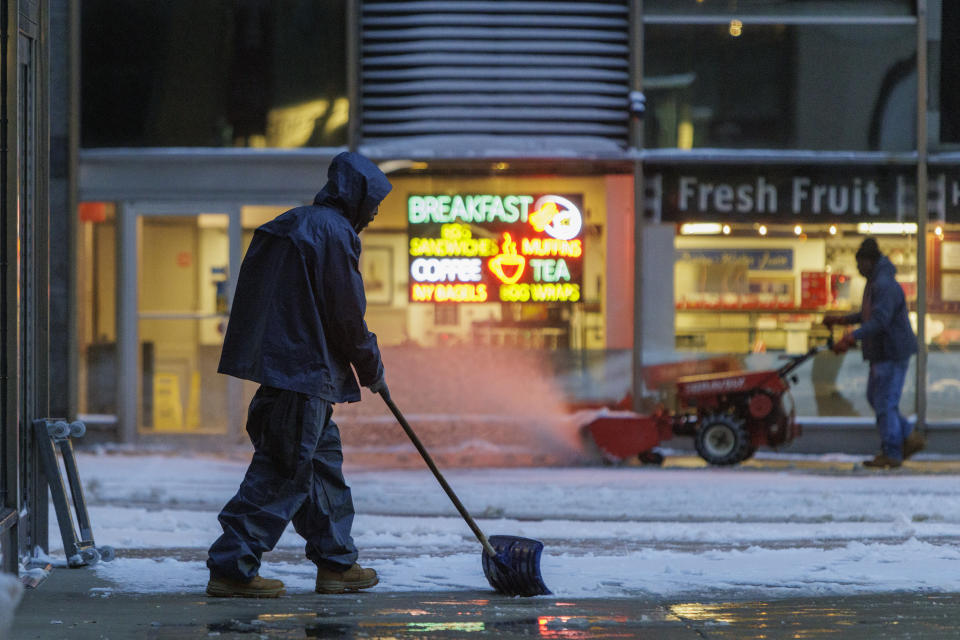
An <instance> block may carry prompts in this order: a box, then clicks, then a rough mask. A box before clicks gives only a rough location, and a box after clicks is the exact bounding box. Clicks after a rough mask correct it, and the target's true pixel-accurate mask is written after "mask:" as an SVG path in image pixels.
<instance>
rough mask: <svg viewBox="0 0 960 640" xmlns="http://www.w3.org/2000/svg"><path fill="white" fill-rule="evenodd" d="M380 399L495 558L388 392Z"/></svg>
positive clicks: (485, 549) (480, 532) (475, 533)
mask: <svg viewBox="0 0 960 640" xmlns="http://www.w3.org/2000/svg"><path fill="white" fill-rule="evenodd" d="M380 397H382V398H383V401H384V402H386V403H387V406H388V407H389V408H390V412H391V413H393V417H395V418H396V419H397V422H399V423H400V426H401V427H403V430H404V431H406V432H407V437H409V438H410V442H412V443H413V446H415V447H416V448H417V451H419V452H420V457H421V458H423V461H424V462H426V463H427V466H428V467H430V471H432V472H433V475H434V476H435V477H436V478H437V481H438V482H439V483H440V486H441V487H443V490H444V491H445V492H446V493H447V497H448V498H450V501H451V502H453V506H455V507H456V508H457V511H459V512H460V516H461V517H463V519H464V520H465V521H466V523H467V525H469V526H470V530H471V531H473V535H475V536H477V540H479V541H480V544H481V545H482V546H483V550H484V552H485V553H486V554H487V555H489V556H490V557H491V558H496V557H497V552H496V550H495V549H494V548H493V546H492V545H491V544H490V541H489V540H487V536H485V535H483V531H481V530H480V527H478V526H477V523H476V522H474V521H473V518H471V517H470V513H469V512H468V511H467V508H466V507H464V506H463V503H462V502H460V499H459V498H458V497H457V494H455V493H454V492H453V489H452V488H450V485H449V484H447V481H446V479H445V478H444V477H443V474H442V473H440V470H439V469H438V468H437V465H435V464H434V463H433V458H431V457H430V454H429V453H428V452H427V450H426V448H425V447H424V446H423V443H421V442H420V438H418V437H417V434H416V433H414V432H413V428H412V427H411V426H410V424H409V423H408V422H407V419H406V418H404V417H403V414H402V413H400V409H398V408H397V405H395V404H394V403H393V400H391V399H390V392H389V391H386V390H384V391H381V392H380Z"/></svg>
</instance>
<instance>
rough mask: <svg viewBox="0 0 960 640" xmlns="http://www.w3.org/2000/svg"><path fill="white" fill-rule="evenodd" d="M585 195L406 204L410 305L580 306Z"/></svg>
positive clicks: (432, 199)
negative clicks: (492, 303) (439, 303)
mask: <svg viewBox="0 0 960 640" xmlns="http://www.w3.org/2000/svg"><path fill="white" fill-rule="evenodd" d="M582 210H583V196H582V195H579V194H578V195H554V194H540V195H531V194H508V195H491V194H452V195H448V194H441V195H412V196H409V197H408V198H407V222H408V229H409V234H410V301H411V302H550V303H556V302H577V301H578V300H579V299H580V287H581V284H582V279H583V214H582V213H581V211H582Z"/></svg>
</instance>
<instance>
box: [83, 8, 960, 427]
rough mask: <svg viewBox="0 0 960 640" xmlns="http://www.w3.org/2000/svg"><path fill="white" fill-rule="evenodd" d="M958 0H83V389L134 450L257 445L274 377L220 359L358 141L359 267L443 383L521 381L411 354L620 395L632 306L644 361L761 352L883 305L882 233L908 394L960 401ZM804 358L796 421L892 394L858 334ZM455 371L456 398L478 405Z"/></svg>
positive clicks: (943, 412) (562, 392)
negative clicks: (876, 378) (251, 257)
mask: <svg viewBox="0 0 960 640" xmlns="http://www.w3.org/2000/svg"><path fill="white" fill-rule="evenodd" d="M955 14H956V10H955V9H954V8H953V7H952V6H949V3H941V2H939V1H938V0H929V1H928V2H926V3H921V4H919V5H918V4H917V3H916V2H913V1H911V0H871V1H869V2H864V1H852V0H851V1H839V2H800V3H782V2H773V1H770V0H753V1H744V0H740V1H739V2H724V1H717V2H693V1H692V0H691V2H673V1H667V0H663V1H657V0H647V1H646V2H640V1H639V0H633V1H628V0H604V1H596V2H572V1H562V2H547V1H542V0H530V1H527V2H463V1H457V2H403V3H399V2H376V1H366V2H360V1H359V0H357V1H344V2H327V3H317V2H309V1H306V0H302V1H298V0H289V1H288V2H279V3H278V2H266V1H257V0H248V1H244V2H236V3H202V6H200V7H198V6H197V4H196V3H186V2H170V3H146V4H144V3H138V2H121V3H118V2H115V1H111V2H108V1H106V0H93V1H87V2H84V3H83V7H82V11H81V14H80V17H79V22H78V24H76V25H75V27H76V28H77V29H78V30H79V32H80V34H81V42H82V45H81V50H80V53H81V55H80V60H81V63H80V70H79V73H80V82H79V85H80V87H82V88H81V90H80V91H81V95H80V103H81V105H82V106H81V108H80V118H79V121H80V125H79V153H78V157H79V161H78V175H77V199H78V200H79V205H78V206H77V210H76V224H75V246H76V255H77V259H76V265H77V268H76V270H75V272H74V277H75V280H74V282H73V286H72V290H73V291H75V296H76V310H75V313H74V314H73V315H72V316H71V320H72V323H73V330H72V336H73V338H72V343H73V345H74V348H73V349H72V351H71V352H72V353H73V354H74V355H73V357H75V362H76V364H75V366H73V367H72V368H71V370H72V371H73V372H74V373H75V377H74V380H73V381H72V383H71V384H72V388H73V390H74V391H73V396H72V397H73V398H74V403H73V407H72V409H73V411H74V412H75V413H76V414H77V415H80V416H82V417H84V418H85V419H86V420H87V421H88V423H90V424H91V425H94V426H96V425H100V426H101V428H102V429H103V430H104V433H107V434H109V437H112V438H115V439H118V440H123V441H135V440H150V439H154V438H162V439H168V438H180V439H182V440H183V441H185V442H189V441H193V440H197V441H204V440H205V439H210V438H211V437H212V438H213V439H222V437H223V436H224V435H229V436H237V437H239V436H240V434H242V423H243V412H244V408H245V406H246V403H245V402H244V399H245V398H246V397H248V396H249V395H250V393H251V392H252V389H251V388H250V386H249V385H246V384H245V383H240V382H238V381H235V380H232V379H227V378H225V377H223V376H218V375H216V363H217V358H218V356H219V349H220V344H221V340H222V335H223V329H224V323H225V321H226V317H227V313H228V311H229V304H230V297H231V295H232V287H233V283H234V282H235V279H236V274H237V270H238V267H239V264H240V260H241V259H242V255H243V251H244V248H245V246H246V244H247V243H248V242H249V239H250V237H251V235H252V232H253V230H254V229H255V228H256V226H257V225H259V224H261V223H263V222H264V221H266V220H268V219H270V218H271V217H272V216H274V215H276V214H277V213H279V212H281V211H283V210H285V209H286V208H288V207H290V206H293V205H297V204H301V203H304V202H309V201H310V200H312V197H313V194H314V193H315V192H316V191H317V190H318V189H319V188H320V187H321V186H322V183H323V176H324V174H325V170H326V166H327V165H328V163H329V160H330V159H331V158H332V157H333V156H334V155H335V154H336V153H338V152H339V151H342V150H344V149H347V148H352V149H356V150H359V151H360V152H362V153H365V154H366V155H368V156H370V157H371V158H373V159H375V160H376V161H377V162H378V163H380V165H381V166H382V167H383V168H384V170H385V171H387V172H388V173H389V175H390V177H391V180H392V182H393V183H394V190H393V192H392V193H391V195H390V196H389V197H388V199H387V200H386V201H385V202H384V204H383V207H382V209H381V215H380V216H379V217H378V219H377V222H376V223H375V224H374V225H373V227H371V228H370V229H369V230H367V231H365V232H364V237H363V240H364V251H363V262H362V264H361V269H362V271H363V272H364V276H365V282H366V286H367V289H368V290H367V296H368V303H369V307H368V315H367V319H368V323H369V325H370V326H371V328H372V329H373V330H374V331H375V332H376V333H377V334H378V336H379V337H380V341H381V344H382V345H383V346H384V350H385V358H386V359H387V365H388V369H389V370H390V371H397V372H398V373H400V372H403V376H402V377H403V379H404V381H405V383H406V381H407V380H408V379H410V378H414V379H420V380H421V384H422V385H423V386H424V387H430V388H440V387H442V386H443V384H445V383H446V382H447V381H448V380H449V379H450V378H451V377H458V376H459V377H458V378H457V379H458V380H459V385H460V386H459V387H457V386H450V387H443V388H449V389H457V388H460V389H471V390H474V393H478V392H477V391H476V390H477V389H483V388H486V387H487V386H489V385H488V384H487V381H489V379H490V378H491V377H498V376H507V375H508V374H509V372H504V371H491V370H488V369H486V368H484V367H483V366H480V365H479V364H478V365H477V366H475V367H473V369H472V370H471V371H470V372H468V373H464V372H463V371H460V370H456V371H455V372H453V373H451V369H450V367H449V366H440V365H437V367H435V368H431V369H430V370H427V371H422V370H421V371H417V372H415V373H414V372H411V373H412V375H408V372H407V368H408V364H407V363H408V362H414V361H416V362H421V359H422V358H423V354H424V353H430V354H433V355H432V356H431V357H432V358H433V359H434V361H435V362H438V363H439V362H445V363H448V362H450V361H461V362H462V361H470V362H480V361H481V360H482V359H483V357H484V356H483V354H484V353H490V352H491V351H492V350H500V351H503V350H510V351H513V352H515V353H517V354H522V355H518V356H517V357H518V358H523V359H526V360H528V361H532V362H537V363H539V364H538V365H537V367H538V368H536V371H537V374H536V375H538V376H541V377H544V378H547V379H549V380H550V385H549V386H550V387H551V388H552V389H553V390H554V393H555V396H556V401H557V403H563V404H567V405H570V404H573V405H577V404H596V403H618V402H621V401H623V400H624V398H625V397H626V396H628V395H629V394H630V393H631V391H632V388H633V386H634V383H633V378H632V374H631V363H632V362H633V357H634V356H635V355H636V354H634V353H633V351H634V340H633V338H634V335H635V330H636V329H637V328H638V327H640V328H642V332H641V335H642V336H643V340H642V350H641V356H642V358H641V359H642V362H643V363H644V365H646V366H655V365H660V364H668V363H674V362H678V361H689V360H704V359H709V358H712V357H715V356H719V355H723V356H734V357H735V358H736V359H737V360H738V361H739V363H740V365H741V366H744V367H751V368H753V367H762V366H766V365H767V364H768V363H769V362H771V361H772V360H774V359H775V358H776V356H777V355H778V354H781V353H795V352H798V351H805V350H806V349H807V348H808V347H809V346H811V345H813V344H817V343H819V342H823V341H824V340H826V338H827V332H826V330H825V329H823V328H822V327H821V326H820V320H821V319H822V316H823V315H824V314H825V313H829V312H834V311H842V310H847V309H851V308H855V307H856V306H857V305H858V304H859V299H860V293H861V292H862V288H863V280H862V278H860V277H859V275H857V273H856V270H855V265H854V261H853V252H854V251H855V249H856V247H857V245H858V244H859V242H860V241H861V240H862V239H863V237H865V236H866V235H867V234H870V235H876V236H877V237H878V238H879V239H880V245H881V248H882V249H883V250H884V251H885V252H886V253H888V254H889V255H890V256H891V258H892V259H893V261H894V262H895V264H896V265H897V267H898V269H899V275H900V280H901V282H902V284H903V286H904V288H905V290H906V291H907V294H908V296H909V297H910V299H911V304H912V305H913V309H914V314H915V317H916V318H918V319H919V320H918V323H919V326H918V328H920V329H922V331H921V333H922V334H923V338H924V341H925V343H926V345H927V348H926V349H925V350H924V353H923V356H922V357H921V358H918V359H917V360H916V362H917V365H918V367H920V374H918V373H916V372H915V371H914V372H913V373H912V374H911V378H912V380H915V381H917V380H921V379H922V380H923V382H925V383H926V385H924V384H923V382H921V385H920V391H919V392H918V391H916V385H914V384H912V383H911V385H910V386H909V388H908V391H907V393H906V394H905V405H906V404H910V405H911V406H912V405H914V404H915V400H914V398H916V397H922V399H923V400H922V401H921V403H920V405H921V406H919V407H915V408H914V409H915V410H917V411H919V412H920V413H921V414H922V415H924V416H927V417H928V419H929V421H931V422H936V421H940V422H949V421H951V420H952V419H953V415H952V407H953V406H955V403H954V398H955V394H956V393H957V389H958V388H960V381H958V380H957V379H955V377H954V375H953V373H952V372H951V371H950V367H949V366H948V364H947V358H949V355H950V353H952V350H953V349H954V348H955V345H956V344H957V343H958V341H960V316H957V315H956V312H957V310H960V293H958V292H960V286H958V283H960V279H958V278H960V275H958V274H960V258H957V256H960V250H958V247H960V227H958V226H957V220H956V216H957V213H958V207H960V197H958V196H957V194H958V193H960V166H958V165H960V162H957V161H956V159H955V158H954V156H953V155H952V153H951V149H952V148H953V146H952V145H954V144H955V143H956V141H957V138H958V137H960V134H958V133H957V131H958V130H960V127H957V126H956V124H955V123H954V117H955V116H954V115H953V111H952V105H953V103H954V102H956V101H957V97H956V96H954V95H953V93H954V92H955V89H954V83H950V82H943V78H944V77H947V78H949V77H950V74H952V73H954V70H953V66H952V65H953V64H954V63H953V62H952V61H953V60H954V59H956V58H957V56H948V53H949V51H948V49H949V47H952V46H955V45H954V44H953V42H954V40H955V38H952V37H951V36H950V34H952V33H954V31H955V30H956V29H957V25H958V24H960V20H958V16H957V15H955ZM145 25H150V28H149V29H146V28H144V26H145ZM144 33H149V34H150V35H149V36H147V37H145V38H144V37H140V36H139V35H138V36H136V37H134V35H133V34H144ZM941 60H943V61H944V62H943V63H942V64H941ZM918 69H919V70H920V71H921V74H922V79H923V82H922V83H921V84H922V86H925V87H926V88H927V89H928V90H927V91H926V92H923V95H925V96H927V97H928V98H929V100H928V101H925V102H926V104H925V105H924V104H922V103H921V101H919V100H918V95H920V92H918ZM631 90H634V91H638V90H639V91H642V93H643V95H644V96H645V111H644V112H643V116H642V119H641V118H640V117H639V116H640V112H639V108H638V107H640V106H641V105H639V104H638V103H637V101H636V100H634V101H633V103H634V108H633V110H631V97H633V98H636V97H637V94H636V93H634V94H631ZM918 108H919V110H920V116H921V117H918ZM921 123H922V125H927V124H928V125H929V127H926V126H921ZM924 129H925V133H924V134H923V143H924V144H922V145H918V142H917V141H918V137H917V134H918V131H923V130H924ZM922 147H929V151H930V154H929V158H927V156H926V154H923V155H921V154H920V153H918V148H922ZM927 161H928V162H929V170H928V172H927V174H928V176H929V178H928V180H929V192H928V197H927V198H920V199H918V198H917V189H916V185H917V181H918V175H919V173H920V171H921V170H919V169H918V167H919V166H920V165H921V164H923V165H924V167H926V166H927ZM638 171H639V172H640V175H642V176H643V184H642V188H641V189H640V193H639V195H638V193H637V187H639V184H638V183H639V181H636V180H635V176H636V175H637V173H638ZM918 200H919V202H918ZM924 201H926V202H925V203H924ZM635 202H642V203H643V205H644V209H645V211H644V215H643V216H641V217H639V218H638V217H637V216H635V215H634V210H635V204H634V203H635ZM918 209H919V210H920V211H922V212H927V211H928V212H929V213H925V214H923V215H921V216H919V217H918ZM927 217H929V220H930V223H929V224H926V218H927ZM637 219H639V220H641V221H642V224H643V232H642V234H640V236H636V235H635V221H636V220H637ZM918 223H919V226H918ZM881 234H882V235H881ZM641 236H642V246H640V247H639V251H637V250H635V245H636V241H635V238H636V237H641ZM954 258H957V260H956V261H955V260H954ZM635 259H638V260H639V261H640V264H641V270H640V273H641V274H642V281H641V283H640V286H636V283H635V277H634V263H635ZM918 265H920V268H918ZM637 292H640V293H639V295H640V304H637V305H635V304H634V300H635V295H638V294H637ZM635 308H637V309H641V310H642V311H641V317H640V318H639V320H638V321H637V322H635V321H634V310H635ZM411 350H419V353H418V355H416V356H410V353H411ZM407 358H409V359H407ZM799 375H800V381H799V382H798V384H797V385H796V387H795V394H794V395H795V399H796V402H797V411H798V414H799V415H801V416H804V417H807V418H810V419H815V420H827V421H832V422H837V423H842V422H844V421H858V420H860V421H862V420H867V419H869V416H871V415H872V414H871V412H870V410H869V407H867V406H866V400H865V399H864V398H863V397H862V393H861V389H862V388H863V386H864V384H863V381H864V380H865V376H866V369H865V367H862V366H861V365H860V364H859V361H858V355H857V354H855V353H851V354H849V355H848V356H846V357H845V358H837V357H836V356H833V354H829V353H828V354H823V355H821V356H818V357H817V358H816V359H815V361H814V363H813V365H812V366H811V367H809V368H806V369H804V370H801V371H800V372H799ZM431 376H433V377H434V378H436V377H440V376H442V377H443V380H437V379H434V378H432V377H431ZM398 377H400V376H398ZM392 384H393V383H392V382H391V385H392ZM410 384H413V383H410ZM924 386H925V388H924ZM412 388H413V387H411V390H412ZM659 391H660V390H659V389H657V388H654V385H652V384H651V388H648V389H646V390H644V394H645V395H647V396H649V397H651V398H655V397H656V396H657V394H658V392H659ZM456 395H457V394H456V393H453V392H451V393H450V394H447V395H446V396H445V397H444V398H441V399H439V400H437V399H436V398H434V399H433V402H434V406H435V407H436V406H438V405H437V404H436V403H440V405H439V406H440V408H439V409H437V410H448V411H451V412H454V411H456V408H457V401H456V399H455V396H456ZM484 400H485V402H486V403H487V405H494V404H496V402H497V400H496V398H494V397H490V396H487V397H485V398H484ZM443 402H447V403H448V404H446V405H443V404H442V403H443ZM904 409H908V407H907V406H904ZM908 412H910V410H909V409H908Z"/></svg>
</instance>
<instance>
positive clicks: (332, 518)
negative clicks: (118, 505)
mask: <svg viewBox="0 0 960 640" xmlns="http://www.w3.org/2000/svg"><path fill="white" fill-rule="evenodd" d="M332 415H333V407H332V406H331V403H330V402H328V401H326V400H323V399H321V398H317V397H314V396H308V395H305V394H302V393H296V392H294V391H286V390H283V389H275V388H272V387H263V386H262V387H260V389H259V390H258V391H257V393H256V395H255V396H254V397H253V400H252V401H251V402H250V410H249V413H248V415H247V433H248V434H249V435H250V440H251V441H252V442H253V446H254V453H253V460H252V461H251V462H250V467H249V468H248V469H247V473H246V475H245V476H244V478H243V482H242V483H241V484H240V489H238V490H237V495H235V496H234V497H233V498H232V499H231V500H230V502H228V503H227V505H226V506H225V507H224V508H223V511H221V512H220V516H219V520H220V525H221V526H222V527H223V535H222V536H220V538H218V539H217V541H216V542H214V543H213V546H212V547H210V552H209V558H208V559H207V566H208V567H209V568H210V572H211V574H213V575H216V576H219V577H225V578H232V579H235V580H250V579H252V578H253V577H254V576H256V575H257V570H258V569H259V568H260V556H261V555H262V554H263V553H264V552H265V551H270V550H271V549H273V547H274V545H276V544H277V540H279V539H280V536H281V534H283V531H284V529H286V527H287V524H288V523H289V522H290V521H291V520H293V526H294V528H295V529H296V530H297V533H299V534H300V535H301V536H303V537H304V538H305V539H306V541H307V545H306V554H307V557H308V558H309V559H310V560H312V561H313V562H314V563H315V564H317V565H318V566H323V567H327V568H330V569H333V570H336V571H345V570H346V569H348V568H350V566H351V565H352V564H353V563H354V562H355V561H356V559H357V548H356V547H355V546H354V544H353V538H351V537H350V528H351V526H352V525H353V498H352V497H351V495H350V487H348V486H347V484H346V482H344V479H343V473H342V471H341V466H342V464H343V452H342V449H341V444H340V430H339V429H338V428H337V425H336V423H334V422H333V420H331V416H332Z"/></svg>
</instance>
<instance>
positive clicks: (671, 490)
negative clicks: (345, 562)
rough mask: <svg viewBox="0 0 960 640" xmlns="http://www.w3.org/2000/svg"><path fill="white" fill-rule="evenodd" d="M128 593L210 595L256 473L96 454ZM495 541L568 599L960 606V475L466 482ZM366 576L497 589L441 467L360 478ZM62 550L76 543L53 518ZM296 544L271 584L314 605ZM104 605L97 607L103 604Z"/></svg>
mask: <svg viewBox="0 0 960 640" xmlns="http://www.w3.org/2000/svg"><path fill="white" fill-rule="evenodd" d="M78 465H79V468H80V474H81V477H82V478H83V481H84V487H85V491H86V495H87V500H88V502H89V505H90V515H91V521H92V524H93V530H94V536H95V538H96V541H97V544H98V545H111V546H114V547H116V548H117V550H118V556H119V557H118V559H117V560H115V561H113V562H110V563H100V564H99V565H97V566H96V567H95V571H96V572H97V574H98V576H100V577H102V578H104V579H105V580H107V581H109V582H110V583H111V584H112V587H110V588H109V589H107V590H103V589H101V590H99V591H98V594H99V595H109V594H110V593H113V592H131V593H158V592H199V591H202V589H203V587H204V585H205V584H206V580H207V571H206V568H205V565H204V563H203V561H204V559H205V553H206V549H207V547H208V546H209V545H210V543H211V542H212V541H213V540H214V539H215V538H216V537H217V536H218V535H219V533H220V528H219V524H218V523H217V520H216V514H217V512H218V511H219V509H220V507H221V506H222V505H223V503H224V502H226V501H227V500H228V499H229V498H230V496H231V495H232V494H233V492H234V491H235V490H236V488H237V486H238V485H239V482H240V480H241V478H242V477H243V473H244V470H245V468H246V463H245V462H244V461H239V460H228V459H224V458H217V457H204V456H197V455H189V456H182V457H175V456H162V455H104V454H100V455H96V454H89V453H87V454H81V455H79V456H78ZM446 476H447V479H448V481H449V482H450V484H451V485H452V486H453V487H454V489H455V490H456V491H457V493H458V495H459V496H460V498H461V500H462V501H463V502H464V504H465V505H466V506H467V508H468V509H469V510H470V511H471V513H472V514H473V515H474V516H475V517H476V518H477V519H478V521H479V524H480V526H481V528H482V529H483V530H484V531H485V532H486V533H487V534H488V535H493V534H498V533H500V534H509V535H520V536H525V537H531V538H536V539H539V540H542V541H543V542H544V544H545V551H544V555H543V558H542V561H541V567H542V572H543V577H544V580H545V582H546V583H547V585H548V586H549V587H550V588H551V589H552V590H553V591H554V592H555V593H556V594H557V595H558V596H561V597H621V596H622V597H630V596H656V597H668V598H670V597H674V598H681V597H694V596H695V597H701V598H705V597H706V598H713V597H715V598H723V599H734V598H750V597H764V598H772V597H788V596H810V595H841V594H854V593H877V592H890V591H901V590H904V591H905V590H909V591H916V590H929V591H960V477H958V476H956V475H946V474H942V475H941V474H937V475H921V474H914V475H908V474H879V475H872V474H871V475H866V474H849V473H840V472H820V473H814V472H809V471H801V470H796V469H792V470H787V471H779V472H778V471H758V470H755V469H746V468H736V469H710V468H698V469H657V468H640V467H623V468H609V467H596V468H592V467H578V468H536V469H453V470H449V471H447V472H446ZM347 479H348V482H349V483H350V484H351V486H352V488H353V495H354V501H355V504H356V507H357V517H356V520H355V524H354V531H353V533H354V538H355V540H356V543H357V546H358V547H359V548H360V551H361V562H364V563H366V564H369V565H370V566H373V567H375V568H376V569H377V570H378V571H379V572H380V575H381V582H380V585H379V586H378V587H377V589H379V590H383V591H423V590H476V589H481V590H486V589H489V587H488V585H487V583H486V580H485V579H484V577H483V572H482V569H481V567H480V557H481V551H480V546H479V544H478V543H477V541H476V540H475V539H474V538H473V536H472V534H471V532H470V530H469V529H468V528H467V526H466V524H465V523H464V522H463V521H462V520H461V519H460V518H459V517H457V515H456V512H455V511H454V509H453V507H452V505H451V504H450V502H449V500H448V498H447V497H446V495H445V494H444V493H443V491H442V490H441V489H440V488H439V486H438V485H437V483H436V480H435V479H434V478H433V476H432V475H431V474H430V473H429V471H427V470H426V469H423V470H410V471H406V470H403V471H369V470H351V469H348V470H347ZM50 517H51V540H50V542H51V547H52V553H53V555H54V556H57V554H58V553H59V554H60V557H61V558H62V545H61V544H60V540H59V536H58V535H57V533H56V531H57V529H56V526H55V525H54V524H53V523H55V514H54V513H53V511H52V509H51V514H50ZM302 549H303V541H302V539H300V538H299V536H297V534H296V533H295V532H294V531H293V530H292V528H290V529H288V530H287V531H286V532H285V533H284V535H283V537H282V538H281V540H280V542H279V544H278V545H277V549H276V550H275V551H274V552H272V553H271V554H268V555H267V556H265V557H264V567H263V569H262V572H263V574H264V575H265V576H268V577H278V578H281V579H283V580H284V581H285V582H286V583H287V587H288V590H289V591H291V592H309V591H311V590H312V583H313V577H314V576H313V570H312V565H310V564H309V562H307V561H306V560H304V559H303V558H302ZM95 595H96V594H95Z"/></svg>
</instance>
